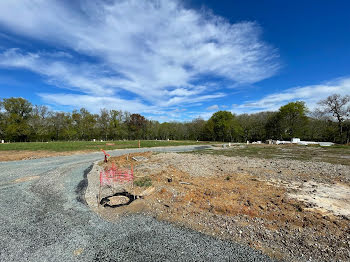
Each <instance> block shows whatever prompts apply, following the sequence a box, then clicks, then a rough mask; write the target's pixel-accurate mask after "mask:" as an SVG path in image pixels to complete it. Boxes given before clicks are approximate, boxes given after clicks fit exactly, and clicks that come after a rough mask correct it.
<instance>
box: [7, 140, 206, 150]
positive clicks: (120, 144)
mask: <svg viewBox="0 0 350 262" xmlns="http://www.w3.org/2000/svg"><path fill="white" fill-rule="evenodd" d="M209 143H210V142H197V141H159V140H141V147H159V146H181V145H203V144H209ZM107 144H109V145H107ZM137 147H138V140H128V141H105V142H92V141H70V142H69V141H62V142H47V143H46V142H27V143H6V144H0V151H9V150H17V151H21V150H29V151H39V150H42V151H54V152H66V151H99V150H100V149H101V148H102V149H104V150H113V149H123V148H137Z"/></svg>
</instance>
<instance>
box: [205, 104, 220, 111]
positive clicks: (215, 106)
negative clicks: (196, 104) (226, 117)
mask: <svg viewBox="0 0 350 262" xmlns="http://www.w3.org/2000/svg"><path fill="white" fill-rule="evenodd" d="M206 109H207V110H208V111H215V110H219V106H218V105H212V106H208V107H207V108H206Z"/></svg>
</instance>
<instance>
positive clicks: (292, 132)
mask: <svg viewBox="0 0 350 262" xmlns="http://www.w3.org/2000/svg"><path fill="white" fill-rule="evenodd" d="M307 111H308V110H307V107H306V106H305V103H304V102H302V101H296V102H290V103H288V104H286V105H284V106H282V107H281V108H280V109H279V111H278V115H277V117H278V118H279V120H280V121H281V122H280V124H281V127H282V129H283V133H282V135H283V137H285V138H288V139H291V138H293V137H302V136H303V133H304V132H305V126H306V124H307V120H308V119H307V116H306V113H307Z"/></svg>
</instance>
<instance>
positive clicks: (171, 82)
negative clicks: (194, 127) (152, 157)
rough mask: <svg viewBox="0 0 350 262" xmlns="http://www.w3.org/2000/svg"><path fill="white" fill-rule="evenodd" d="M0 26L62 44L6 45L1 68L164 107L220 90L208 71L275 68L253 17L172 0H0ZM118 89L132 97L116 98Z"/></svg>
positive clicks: (239, 74) (258, 76)
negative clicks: (236, 18)
mask: <svg viewBox="0 0 350 262" xmlns="http://www.w3.org/2000/svg"><path fill="white" fill-rule="evenodd" d="M14 12H15V13H14ZM0 25H2V26H3V27H5V28H7V30H9V31H12V32H13V33H15V34H17V35H22V36H26V37H30V38H33V39H36V40H39V41H42V42H45V43H46V44H48V45H50V46H52V47H53V48H54V49H55V50H57V49H58V50H60V49H62V50H66V51H65V53H59V52H52V53H47V52H40V50H36V51H33V50H32V51H30V52H28V51H25V50H18V49H10V50H6V51H4V52H3V53H2V54H1V55H0V56H1V60H2V61H1V62H0V65H1V66H2V67H16V68H25V69H28V70H31V71H33V72H35V73H38V74H41V75H43V76H44V77H45V78H46V80H47V81H49V82H50V83H52V84H55V85H57V86H59V87H61V88H64V89H74V90H79V91H81V92H83V94H84V95H88V96H95V97H96V96H97V97H99V99H97V100H101V101H102V100H103V97H104V96H105V95H109V96H111V97H112V98H113V99H124V100H130V101H135V100H137V101H139V103H140V104H141V103H143V104H144V105H149V104H151V105H152V106H155V107H159V108H161V109H164V108H166V107H168V106H177V105H181V104H186V103H195V102H201V101H206V100H213V99H216V98H219V97H223V96H224V95H225V94H224V93H223V91H222V90H220V89H222V87H221V88H217V87H216V88H213V85H212V83H210V79H211V78H213V77H215V78H218V77H219V78H222V79H225V81H228V83H229V85H230V86H232V85H237V84H238V85H239V84H248V83H254V82H257V81H260V80H263V79H265V78H269V77H270V76H272V75H274V74H275V73H276V72H277V71H278V68H279V65H278V58H277V57H278V54H277V52H276V50H274V49H273V48H271V47H270V46H269V45H267V44H266V43H264V42H263V41H262V40H261V38H260V34H261V29H260V28H259V26H258V25H257V24H256V23H254V22H240V23H236V24H231V23H229V22H228V21H226V20H225V19H223V18H221V17H218V16H215V15H213V14H208V13H204V12H203V11H198V10H193V9H186V8H185V7H184V6H183V5H182V4H181V2H180V1H177V0H159V1H138V0H122V1H79V4H75V5H74V6H73V4H71V5H70V4H67V1H54V0H46V1H42V0H27V1H25V2H23V1H20V0H2V1H0ZM59 54H61V56H60V55H59ZM63 54H66V56H64V55H63ZM81 57H88V58H89V59H83V58H81ZM91 61H93V62H91ZM203 82H206V84H198V83H203ZM123 90H124V91H128V92H130V93H132V96H131V97H121V95H120V94H119V92H120V91H123ZM43 92H44V91H43ZM67 93H68V91H67ZM102 94H103V95H102ZM57 97H58V98H60V97H61V98H62V99H63V97H62V96H60V95H58V96H57ZM58 98H57V99H55V101H56V103H60V101H59V100H58ZM51 100H52V99H51ZM73 100H74V99H73ZM52 101H53V100H52ZM77 101H81V100H79V99H77ZM60 104H62V103H60ZM64 104H68V102H67V101H66V100H64ZM75 104H76V102H74V105H75ZM71 105H72V106H73V103H72V104H71ZM94 105H95V106H102V105H98V104H97V103H94ZM77 106H78V105H77ZM81 106H82V105H81ZM145 108H147V106H145Z"/></svg>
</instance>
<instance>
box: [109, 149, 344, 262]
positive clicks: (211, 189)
mask: <svg viewBox="0 0 350 262" xmlns="http://www.w3.org/2000/svg"><path fill="white" fill-rule="evenodd" d="M136 155H137V156H141V155H142V156H145V157H147V158H149V161H146V162H136V161H133V160H132V159H131V158H132V156H136ZM112 162H115V163H116V165H118V166H130V165H131V163H132V164H133V165H134V166H137V165H139V164H143V165H146V166H147V165H149V164H150V165H152V164H154V162H152V154H151V153H140V154H130V155H129V157H128V160H127V158H126V156H121V157H115V158H111V160H110V163H108V165H107V166H109V165H111V163H112ZM147 175H148V176H149V177H150V178H151V180H152V186H153V187H155V192H154V193H153V194H151V195H149V196H146V197H145V198H144V199H143V200H140V201H141V202H140V203H142V208H143V211H145V210H147V212H148V213H150V214H151V215H152V216H154V217H157V218H158V219H161V220H166V221H170V222H174V223H176V224H180V225H183V226H186V227H190V228H193V229H195V230H199V231H201V232H205V233H207V234H210V235H216V236H219V237H221V238H224V239H230V240H234V241H237V242H240V243H243V244H248V245H250V246H252V247H254V248H257V249H260V250H262V251H263V252H264V253H266V254H268V255H270V256H272V257H275V258H281V259H287V255H286V254H285V253H284V252H285V249H283V248H284V247H283V248H282V249H280V248H281V247H282V246H283V245H287V244H288V237H292V238H291V239H293V236H297V235H298V236H299V235H304V234H305V236H304V238H302V239H304V240H302V241H305V243H306V244H305V245H313V242H312V240H308V235H309V233H307V232H309V231H308V230H311V231H312V232H314V233H313V234H317V236H319V237H320V239H322V236H329V235H333V236H336V237H340V238H341V236H342V234H344V232H347V230H349V224H348V220H347V219H342V218H341V217H338V216H334V215H332V214H327V215H326V216H325V215H324V214H323V213H321V212H319V211H318V210H313V209H312V208H310V206H309V205H308V204H307V203H303V202H301V201H298V200H297V199H294V198H291V197H289V195H288V192H287V188H285V187H282V186H277V185H275V184H273V183H269V182H266V181H261V180H259V178H258V177H257V176H255V175H252V174H249V173H247V172H244V171H242V173H231V174H219V173H218V174H217V175H216V176H208V177H203V176H200V177H199V176H197V177H196V176H191V175H190V174H187V173H185V172H183V171H180V170H179V169H178V168H177V167H175V166H168V167H167V168H161V169H160V170H159V169H158V170H157V169H155V171H154V172H153V173H152V172H150V173H149V174H147ZM169 179H171V182H168V180H169ZM144 189H145V188H138V187H136V192H141V191H142V190H144ZM135 202H137V201H135ZM106 212H108V213H110V212H113V211H110V210H109V211H106ZM115 212H118V211H115ZM217 221H219V222H220V223H221V224H220V223H219V222H218V223H217ZM232 221H236V222H234V223H233V224H232ZM228 225H230V226H228ZM230 227H231V229H230V230H229V228H230ZM234 228H236V229H237V228H241V229H242V230H243V231H244V230H248V231H244V232H249V233H248V234H250V235H251V236H252V238H253V240H252V239H244V238H242V237H241V233H237V231H235V229H234ZM248 228H249V229H248ZM254 228H255V229H254ZM259 228H260V229H259ZM281 229H282V230H286V231H288V232H289V233H288V234H289V235H286V236H283V237H282V236H281V241H282V240H283V241H284V242H285V243H287V244H283V245H282V244H281V243H279V242H278V241H277V242H276V240H275V242H274V243H276V244H275V245H276V246H273V247H272V246H271V242H270V243H269V244H267V243H265V241H262V240H261V239H260V240H259V239H258V238H257V236H260V238H262V239H264V238H266V237H267V238H269V237H271V234H272V233H271V232H277V233H276V234H277V236H278V237H280V236H279V235H278V232H279V230H281ZM260 230H261V231H260ZM239 232H241V231H240V230H239ZM269 232H270V233H269ZM273 234H275V233H273ZM276 234H275V235H274V237H275V236H276ZM262 235H264V237H261V236H262ZM255 238H256V240H254V239H255ZM281 245H282V246H281ZM291 245H292V244H291ZM318 245H319V246H320V245H324V246H327V245H328V243H327V242H325V243H322V241H319V242H318ZM283 250H284V251H283Z"/></svg>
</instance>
